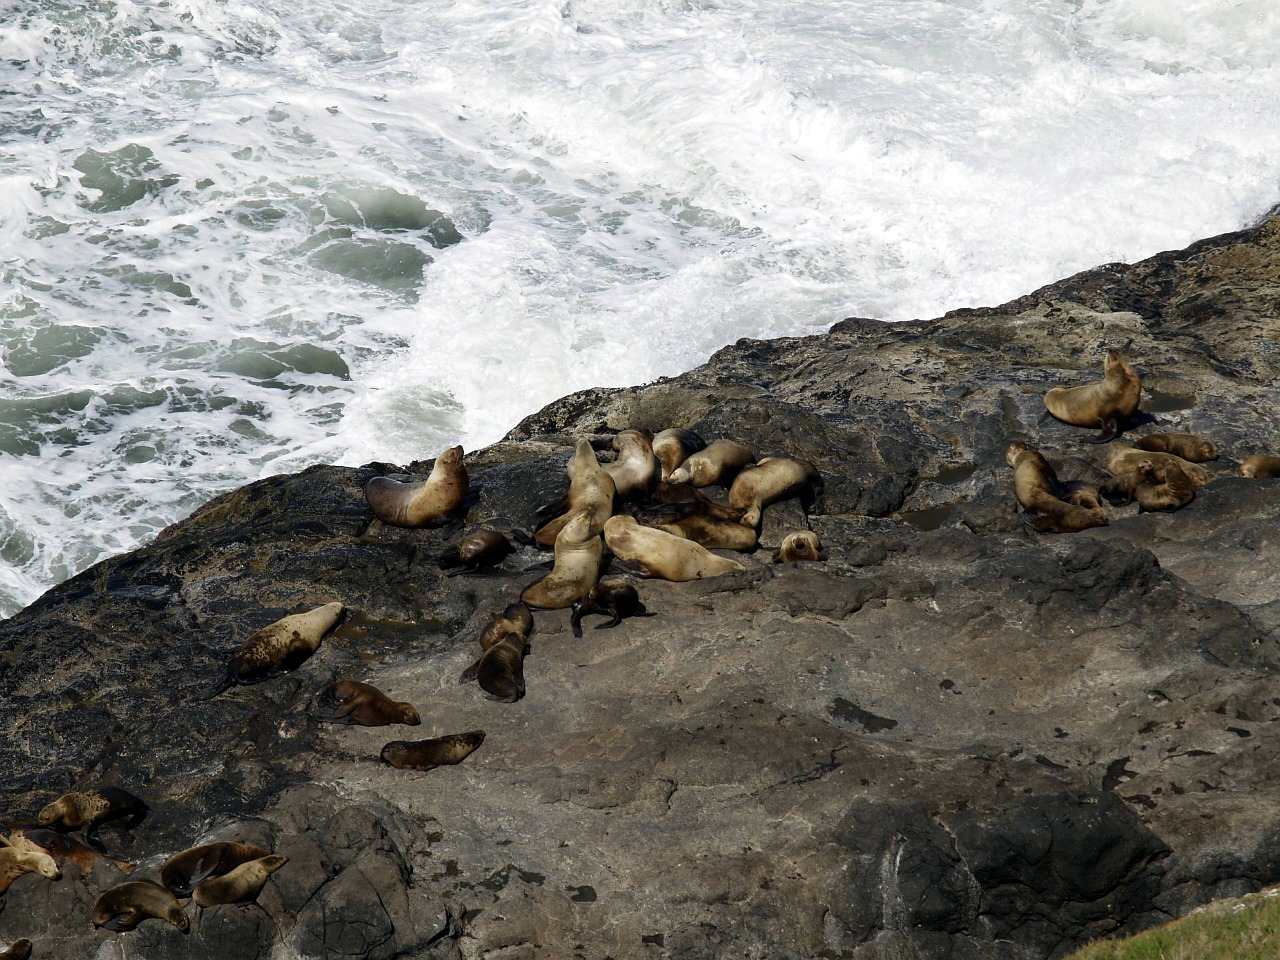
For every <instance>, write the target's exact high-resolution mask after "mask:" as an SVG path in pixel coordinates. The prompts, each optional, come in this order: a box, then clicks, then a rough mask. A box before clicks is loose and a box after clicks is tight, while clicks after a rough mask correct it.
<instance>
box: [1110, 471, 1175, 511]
mask: <svg viewBox="0 0 1280 960" xmlns="http://www.w3.org/2000/svg"><path fill="white" fill-rule="evenodd" d="M1102 495H1103V496H1104V497H1106V498H1107V499H1108V500H1110V501H1111V502H1112V503H1114V504H1116V505H1122V504H1126V503H1132V502H1133V501H1134V500H1137V501H1138V506H1139V507H1141V508H1142V510H1144V511H1155V510H1179V509H1181V508H1182V507H1185V506H1186V505H1187V504H1188V503H1190V502H1191V501H1192V500H1193V499H1195V495H1196V488H1195V484H1194V483H1192V482H1191V478H1190V477H1188V476H1187V474H1186V472H1185V471H1184V470H1183V469H1182V468H1181V467H1179V466H1178V465H1177V464H1176V463H1173V462H1171V461H1164V462H1161V463H1153V462H1152V461H1151V460H1140V461H1138V463H1137V465H1136V466H1135V467H1134V468H1133V469H1132V470H1130V471H1128V472H1127V473H1122V474H1120V475H1119V476H1117V477H1115V478H1114V479H1113V480H1110V481H1108V482H1107V483H1105V484H1103V486H1102Z"/></svg>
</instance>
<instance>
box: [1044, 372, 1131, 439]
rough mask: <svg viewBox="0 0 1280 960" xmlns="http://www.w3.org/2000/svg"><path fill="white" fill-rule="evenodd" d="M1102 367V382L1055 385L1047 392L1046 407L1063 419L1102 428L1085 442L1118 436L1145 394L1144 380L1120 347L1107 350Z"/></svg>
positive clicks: (1076, 423)
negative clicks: (1121, 353) (1071, 385)
mask: <svg viewBox="0 0 1280 960" xmlns="http://www.w3.org/2000/svg"><path fill="white" fill-rule="evenodd" d="M1102 369H1103V376H1102V381H1101V382H1100V383H1090V384H1086V385H1085V386H1082V387H1054V388H1052V389H1051V390H1050V391H1049V392H1048V393H1046V394H1045V395H1044V405H1045V409H1047V410H1048V411H1049V412H1050V413H1051V414H1053V415H1054V417H1056V418H1057V419H1059V420H1061V421H1062V422H1063V423H1069V424H1071V425H1072V426H1075V427H1101V428H1102V433H1101V434H1099V435H1098V436H1097V437H1096V438H1094V439H1092V440H1086V441H1085V443H1106V442H1108V441H1109V440H1114V439H1115V438H1116V437H1118V436H1119V435H1120V431H1121V430H1122V429H1123V428H1124V424H1125V422H1126V421H1127V420H1128V419H1129V418H1130V417H1131V416H1133V415H1134V413H1136V412H1137V410H1138V401H1139V400H1140V399H1141V397H1142V380H1141V378H1139V376H1138V374H1137V372H1136V371H1135V370H1134V369H1133V367H1131V366H1129V364H1127V363H1126V362H1125V359H1124V357H1122V356H1121V355H1120V351H1119V350H1108V351H1107V359H1106V361H1105V362H1104V363H1103V366H1102Z"/></svg>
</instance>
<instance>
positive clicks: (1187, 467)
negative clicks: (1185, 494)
mask: <svg viewBox="0 0 1280 960" xmlns="http://www.w3.org/2000/svg"><path fill="white" fill-rule="evenodd" d="M1143 460H1150V461H1151V462H1152V463H1153V464H1155V465H1156V466H1159V465H1160V464H1162V463H1172V464H1173V465H1174V466H1177V467H1180V468H1181V469H1182V472H1183V473H1185V474H1186V475H1187V476H1188V477H1190V478H1191V482H1192V483H1194V484H1195V485H1196V486H1197V487H1203V486H1204V485H1205V484H1206V483H1208V482H1209V471H1207V470H1206V469H1205V468H1204V467H1202V466H1200V464H1198V463H1192V462H1191V461H1189V460H1183V459H1182V458H1181V457H1178V456H1174V455H1173V454H1172V453H1160V452H1158V451H1155V450H1135V449H1134V448H1133V447H1128V446H1125V445H1124V444H1123V443H1113V444H1111V446H1110V447H1108V448H1107V471H1108V472H1109V473H1110V474H1111V475H1112V476H1114V477H1118V476H1120V475H1121V474H1122V473H1129V472H1130V471H1132V470H1135V469H1137V466H1138V464H1139V463H1141V462H1142V461H1143Z"/></svg>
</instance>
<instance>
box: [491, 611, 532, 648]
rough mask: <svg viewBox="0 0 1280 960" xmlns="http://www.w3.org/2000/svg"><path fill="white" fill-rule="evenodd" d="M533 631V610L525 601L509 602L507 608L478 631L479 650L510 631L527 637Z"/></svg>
mask: <svg viewBox="0 0 1280 960" xmlns="http://www.w3.org/2000/svg"><path fill="white" fill-rule="evenodd" d="M532 632H533V611H532V610H530V609H529V606H528V604H525V603H519V602H516V603H509V604H507V608H506V609H505V610H503V611H502V612H501V613H500V614H498V615H497V616H496V617H494V618H493V619H492V620H490V621H489V622H488V623H486V624H485V625H484V630H482V631H481V632H480V652H481V653H483V652H484V651H485V650H488V649H489V648H490V647H492V646H494V645H495V644H498V643H500V642H501V641H502V639H503V638H504V637H506V636H507V635H508V634H511V633H518V634H520V636H522V637H527V636H529V634H531V633H532Z"/></svg>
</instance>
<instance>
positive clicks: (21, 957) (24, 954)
mask: <svg viewBox="0 0 1280 960" xmlns="http://www.w3.org/2000/svg"><path fill="white" fill-rule="evenodd" d="M0 902H3V901H0ZM30 956H31V941H30V940H28V939H27V938H26V937H23V938H22V939H21V940H15V941H13V943H11V944H9V946H7V947H5V948H4V949H3V950H0V960H27V958H28V957H30Z"/></svg>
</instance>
